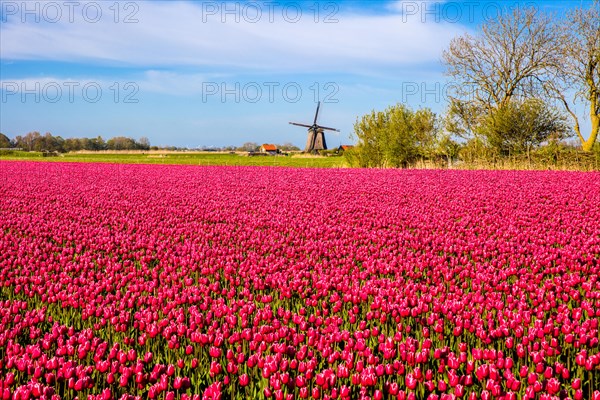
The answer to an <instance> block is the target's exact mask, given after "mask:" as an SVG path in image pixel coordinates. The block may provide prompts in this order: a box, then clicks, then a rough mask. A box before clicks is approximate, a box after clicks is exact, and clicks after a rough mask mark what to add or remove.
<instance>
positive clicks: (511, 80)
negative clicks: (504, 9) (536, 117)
mask: <svg viewBox="0 0 600 400" xmlns="http://www.w3.org/2000/svg"><path fill="white" fill-rule="evenodd" d="M551 22H552V19H551V16H550V15H547V14H542V13H540V12H539V11H538V10H536V9H535V8H521V7H519V8H516V9H515V10H513V11H512V12H511V13H507V14H504V15H501V16H499V17H498V19H496V20H493V21H490V22H488V23H486V24H484V25H483V26H482V27H481V33H480V34H479V35H477V36H471V35H469V34H465V35H464V36H460V37H457V38H454V39H453V40H452V41H451V43H450V47H449V48H448V50H446V51H444V53H443V60H444V62H445V64H446V68H447V71H446V72H447V74H448V75H449V76H451V77H452V78H453V80H454V85H453V93H451V96H450V97H451V102H450V103H451V104H450V114H451V117H453V118H454V121H453V122H454V123H453V124H452V123H451V124H450V125H451V127H450V129H452V128H454V129H456V130H458V131H457V132H454V133H458V134H460V133H461V132H460V130H461V129H462V130H463V132H462V133H465V134H472V133H475V130H474V128H475V127H476V125H477V123H478V121H477V119H478V118H480V117H484V116H485V114H490V113H492V112H493V111H494V110H496V109H498V108H500V107H503V106H505V105H507V104H508V103H509V102H510V101H511V100H512V99H513V98H520V99H523V98H526V97H539V93H540V92H541V90H542V82H543V79H541V80H540V77H541V76H545V75H546V73H547V70H548V69H549V68H550V67H553V66H555V65H556V63H557V62H558V59H559V54H558V53H559V52H558V49H557V47H556V43H557V39H556V35H557V32H556V30H554V29H552V23H551ZM482 114H483V115H482Z"/></svg>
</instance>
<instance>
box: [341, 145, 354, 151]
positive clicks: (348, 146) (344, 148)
mask: <svg viewBox="0 0 600 400" xmlns="http://www.w3.org/2000/svg"><path fill="white" fill-rule="evenodd" d="M353 147H354V146H352V145H349V144H343V145H342V149H343V150H348V149H351V148H353Z"/></svg>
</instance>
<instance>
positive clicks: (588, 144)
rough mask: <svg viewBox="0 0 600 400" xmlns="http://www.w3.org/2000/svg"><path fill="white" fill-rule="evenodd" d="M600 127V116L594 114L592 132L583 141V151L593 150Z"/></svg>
mask: <svg viewBox="0 0 600 400" xmlns="http://www.w3.org/2000/svg"><path fill="white" fill-rule="evenodd" d="M599 128H600V117H599V116H594V115H592V132H591V133H590V137H588V139H587V140H585V141H582V142H581V147H582V148H583V151H592V147H594V143H596V138H597V137H598V130H599Z"/></svg>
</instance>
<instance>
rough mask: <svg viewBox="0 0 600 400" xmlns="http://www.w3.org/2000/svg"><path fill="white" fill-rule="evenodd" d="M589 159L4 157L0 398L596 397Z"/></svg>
mask: <svg viewBox="0 0 600 400" xmlns="http://www.w3.org/2000/svg"><path fill="white" fill-rule="evenodd" d="M599 275H600V173H577V172H550V171H537V172H535V171H529V172H526V171H521V172H516V171H425V170H360V169H308V168H306V169H295V168H273V167H226V166H214V167H213V166H208V167H201V166H181V165H172V166H167V165H127V164H120V165H117V164H85V163H59V162H55V163H35V162H21V161H14V162H12V161H4V162H1V161H0V397H1V398H2V399H33V398H36V399H76V398H77V399H90V400H94V399H96V400H99V399H102V400H109V399H125V400H129V399H166V400H172V399H248V398H250V399H274V400H281V399H286V400H287V399H308V398H310V399H375V400H379V399H431V400H436V399H437V400H445V399H448V400H449V399H468V400H474V399H482V400H487V399H503V400H511V399H547V400H551V399H567V398H570V399H593V400H600V348H599V331H598V329H599V327H598V323H599V320H600V279H599Z"/></svg>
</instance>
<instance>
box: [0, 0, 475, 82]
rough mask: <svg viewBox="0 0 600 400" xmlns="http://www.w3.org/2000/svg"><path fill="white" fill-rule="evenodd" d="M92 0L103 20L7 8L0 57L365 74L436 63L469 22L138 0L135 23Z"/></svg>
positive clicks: (153, 66) (155, 66)
mask: <svg viewBox="0 0 600 400" xmlns="http://www.w3.org/2000/svg"><path fill="white" fill-rule="evenodd" d="M56 4H60V3H56ZM82 4H85V3H82ZM95 4H102V5H103V7H104V8H103V11H102V17H101V18H100V19H99V21H98V22H97V23H90V22H86V20H85V19H84V18H83V17H82V12H81V11H79V12H77V11H75V12H74V18H73V22H69V20H68V18H67V13H66V12H63V18H62V19H60V20H59V21H58V22H57V23H49V21H46V22H44V18H43V15H42V18H41V23H35V22H26V23H22V22H21V19H20V18H18V17H19V15H12V16H8V17H7V20H6V22H3V24H2V28H0V29H1V32H0V33H1V35H0V56H1V58H2V59H3V60H54V61H64V62H93V63H94V64H98V63H103V64H107V65H116V66H134V67H141V68H144V69H160V68H170V67H182V66H185V67H194V68H199V69H202V70H203V71H209V72H211V73H214V72H220V71H238V72H239V71H240V70H248V71H260V72H267V73H268V72H275V73H285V72H288V73H289V72H292V73H304V72H351V73H367V72H372V71H374V70H378V69H389V68H402V67H403V66H409V65H415V64H420V63H427V62H436V61H437V60H439V55H440V52H441V50H442V49H443V48H444V47H446V45H447V43H448V41H449V40H450V39H451V38H452V37H453V36H455V34H460V33H461V32H462V30H464V29H463V28H462V27H461V26H460V25H457V24H448V23H439V24H435V23H422V22H421V21H420V18H417V17H416V16H415V17H414V18H413V17H411V18H407V16H406V15H402V14H401V13H400V12H391V13H388V14H386V15H366V14H362V15H361V14H356V13H354V14H349V13H343V12H342V11H340V12H339V13H336V14H335V15H334V16H333V18H336V19H337V20H338V22H337V23H323V21H322V20H323V18H324V17H325V16H326V15H327V12H325V10H321V12H320V13H319V22H318V23H315V22H314V11H313V10H309V9H304V10H303V14H302V17H301V18H300V20H299V21H298V22H296V23H292V22H290V21H291V20H292V19H293V18H294V13H293V12H292V11H290V10H287V12H285V11H284V9H283V8H281V9H277V8H276V7H275V8H274V9H273V10H272V11H273V12H272V13H269V10H268V9H267V8H263V9H262V15H261V17H260V18H259V19H258V21H257V22H256V23H251V22H249V21H250V20H251V19H256V18H255V14H250V12H251V11H250V10H246V11H244V10H243V9H242V8H239V9H238V10H237V11H236V12H234V13H233V14H225V13H224V11H223V9H219V10H217V12H216V13H214V14H213V12H214V11H215V10H212V9H211V10H208V9H207V8H206V4H213V5H216V6H217V7H223V3H220V2H218V3H217V2H214V3H212V2H202V3H191V2H190V3H188V2H137V3H135V4H137V5H139V10H137V12H136V13H135V15H134V16H133V17H134V18H136V19H137V20H138V22H137V23H124V22H123V21H122V20H123V19H124V18H125V15H126V14H127V13H131V12H132V11H135V10H128V12H125V11H126V10H121V12H120V15H119V17H118V18H119V19H120V21H119V22H118V23H115V22H114V18H115V15H114V11H112V10H109V9H108V7H110V6H112V5H113V3H111V2H106V3H95ZM119 4H128V3H119ZM236 4H237V3H236ZM257 4H263V7H265V6H264V4H266V3H257ZM240 7H241V6H240ZM236 13H237V15H236ZM41 14H43V12H41ZM88 14H92V13H91V12H89V13H88ZM270 14H272V15H270ZM236 17H238V18H239V22H238V23H236V22H235V18H236ZM223 18H225V19H226V22H225V23H223V22H222V19H223ZM87 19H88V20H89V19H90V18H89V16H88V17H87ZM149 78H151V76H150V77H149Z"/></svg>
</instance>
